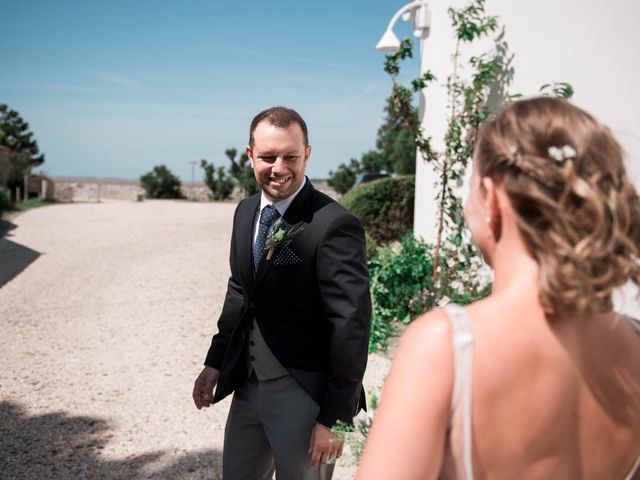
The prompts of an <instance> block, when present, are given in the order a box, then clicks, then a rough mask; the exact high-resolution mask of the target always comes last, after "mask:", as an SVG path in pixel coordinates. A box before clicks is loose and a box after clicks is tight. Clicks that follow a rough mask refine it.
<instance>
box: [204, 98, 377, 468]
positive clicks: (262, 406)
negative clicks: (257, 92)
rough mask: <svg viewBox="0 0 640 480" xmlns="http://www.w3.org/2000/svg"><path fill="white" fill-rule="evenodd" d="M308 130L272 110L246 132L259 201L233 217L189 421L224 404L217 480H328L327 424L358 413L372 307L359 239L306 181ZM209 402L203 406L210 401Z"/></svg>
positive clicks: (331, 452) (333, 446)
mask: <svg viewBox="0 0 640 480" xmlns="http://www.w3.org/2000/svg"><path fill="white" fill-rule="evenodd" d="M310 153H311V147H310V146H309V142H308V134H307V126H306V124H305V122H304V120H303V119H302V118H301V117H300V115H298V114H297V113H296V112H295V111H293V110H290V109H287V108H283V107H274V108H270V109H268V110H265V111H263V112H261V113H259V114H258V115H257V116H256V117H255V118H254V119H253V121H252V123H251V128H250V135H249V146H248V147H247V155H248V156H249V158H250V159H251V165H252V167H253V170H254V174H255V177H256V180H257V182H258V184H259V185H260V188H261V193H259V194H256V195H253V196H252V197H249V198H247V199H245V200H243V201H241V202H240V204H239V205H238V207H237V209H236V212H235V217H234V221H233V233H232V238H231V252H230V266H231V277H230V279H229V284H228V289H227V294H226V298H225V301H224V306H223V309H222V313H221V315H220V318H219V320H218V333H217V334H216V335H214V337H213V340H212V342H211V347H210V348H209V352H208V354H207V357H206V360H205V367H204V369H203V370H202V372H201V373H200V375H199V376H198V378H197V379H196V381H195V385H194V389H193V399H194V402H195V404H196V407H197V408H198V409H200V408H202V407H208V406H210V405H211V404H212V403H216V402H218V401H219V400H221V399H223V398H224V397H226V396H227V395H229V394H230V393H232V392H235V393H234V397H233V401H232V404H231V408H230V411H229V417H228V419H227V425H226V429H225V442H224V452H223V478H224V479H225V480H238V479H247V480H260V479H265V480H267V479H269V480H270V479H271V478H272V475H273V472H274V469H275V472H276V475H277V478H278V480H301V479H307V478H314V479H316V478H326V479H330V478H331V476H332V473H333V464H332V463H333V461H334V460H335V459H336V458H337V457H339V456H340V455H341V454H342V442H341V441H340V437H339V436H338V435H336V434H335V433H334V432H332V431H331V428H332V427H334V425H335V424H336V422H337V421H343V422H347V423H351V422H352V419H353V416H354V415H355V414H356V413H357V412H358V410H359V409H360V408H363V407H364V393H363V388H362V376H363V374H364V370H365V366H366V362H367V346H368V338H369V329H370V322H371V303H370V295H369V290H368V273H367V263H366V255H365V239H364V232H363V229H362V227H361V225H360V223H359V222H358V220H357V219H356V218H355V217H354V216H352V215H351V214H349V213H348V212H347V211H346V210H344V209H343V208H342V207H341V206H340V205H339V204H338V203H336V202H335V201H333V200H332V199H331V198H330V197H328V196H326V195H324V194H322V193H320V192H318V191H317V190H315V189H314V187H313V185H312V184H311V182H310V181H309V179H308V178H307V177H306V176H305V169H306V166H307V162H308V160H309V155H310ZM214 387H215V388H216V390H215V395H213V389H214Z"/></svg>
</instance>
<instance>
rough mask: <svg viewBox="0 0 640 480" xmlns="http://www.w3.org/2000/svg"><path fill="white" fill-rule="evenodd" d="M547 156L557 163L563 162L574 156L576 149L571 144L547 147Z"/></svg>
mask: <svg viewBox="0 0 640 480" xmlns="http://www.w3.org/2000/svg"><path fill="white" fill-rule="evenodd" d="M548 152H549V158H551V159H553V160H555V161H556V162H558V163H563V162H564V161H565V160H569V159H570V158H576V151H575V149H574V148H573V147H572V146H571V145H565V146H564V147H549V150H548Z"/></svg>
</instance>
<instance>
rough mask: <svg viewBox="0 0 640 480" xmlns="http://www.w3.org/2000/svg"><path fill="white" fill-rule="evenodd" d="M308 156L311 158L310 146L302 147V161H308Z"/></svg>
mask: <svg viewBox="0 0 640 480" xmlns="http://www.w3.org/2000/svg"><path fill="white" fill-rule="evenodd" d="M310 156H311V145H307V146H306V147H304V161H305V162H306V161H307V160H309V157H310Z"/></svg>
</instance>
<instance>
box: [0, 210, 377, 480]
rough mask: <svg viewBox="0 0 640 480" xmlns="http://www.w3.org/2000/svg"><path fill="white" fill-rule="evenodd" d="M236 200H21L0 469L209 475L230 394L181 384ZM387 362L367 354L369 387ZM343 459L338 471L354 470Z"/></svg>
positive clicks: (9, 241)
mask: <svg viewBox="0 0 640 480" xmlns="http://www.w3.org/2000/svg"><path fill="white" fill-rule="evenodd" d="M234 209H235V205H234V204H228V203H192V202H184V201H145V202H142V203H131V202H114V201H110V202H109V201H108V202H103V203H99V204H96V203H93V204H91V203H86V204H63V205H53V206H47V207H42V208H37V209H34V210H30V211H28V212H26V213H23V214H21V215H19V216H18V217H16V218H14V219H13V220H12V221H11V222H10V223H9V224H6V223H5V225H4V230H5V231H4V236H2V237H0V352H1V357H0V358H1V359H2V364H1V368H0V478H2V479H32V478H33V479H35V478H60V479H74V478H90V479H173V478H176V479H183V478H184V479H218V478H220V463H221V451H222V439H223V431H224V422H225V418H226V414H227V410H228V408H229V399H227V400H225V401H223V402H221V403H220V404H217V405H215V406H214V407H212V408H210V409H208V410H206V411H200V412H199V411H197V410H196V409H195V407H194V406H193V403H192V400H191V388H192V384H193V380H194V378H195V376H196V375H197V374H198V372H199V371H200V368H201V366H202V360H203V358H204V355H205V353H206V351H207V348H208V346H209V343H210V340H211V335H212V334H213V333H214V331H215V324H216V320H217V316H218V314H219V312H220V308H221V305H222V301H223V298H224V293H225V288H226V282H227V278H228V275H229V267H228V258H227V257H228V249H229V246H228V244H229V238H230V232H231V222H232V217H233V211H234ZM387 367H388V361H387V360H386V359H385V358H383V357H382V356H378V355H374V356H370V368H369V369H368V371H367V378H366V380H365V384H366V388H367V389H368V390H369V389H371V388H373V387H374V386H377V385H379V384H380V383H381V381H382V376H383V375H384V372H385V371H386V369H387ZM353 472H354V467H353V465H352V461H351V460H350V459H349V458H348V457H347V458H343V459H342V460H341V462H339V464H338V468H337V470H336V475H335V476H334V478H335V479H337V480H343V479H344V480H346V479H349V478H352V476H353Z"/></svg>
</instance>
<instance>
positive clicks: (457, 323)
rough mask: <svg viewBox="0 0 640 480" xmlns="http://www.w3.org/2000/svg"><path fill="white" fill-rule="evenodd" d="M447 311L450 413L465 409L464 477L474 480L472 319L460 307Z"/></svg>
mask: <svg viewBox="0 0 640 480" xmlns="http://www.w3.org/2000/svg"><path fill="white" fill-rule="evenodd" d="M444 311H445V312H446V313H447V316H448V317H449V322H450V323H451V341H452V344H453V359H454V374H453V394H452V396H451V413H452V414H453V412H454V411H455V410H456V407H457V406H458V405H459V406H460V408H462V422H463V425H462V428H463V464H464V470H465V472H464V473H465V476H464V478H466V479H468V480H473V461H472V460H473V450H472V431H471V424H472V422H471V406H472V404H471V394H472V385H473V332H472V331H471V325H470V323H469V318H468V317H467V314H466V313H465V311H464V308H462V307H461V306H460V305H455V304H450V305H447V306H446V307H444Z"/></svg>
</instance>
